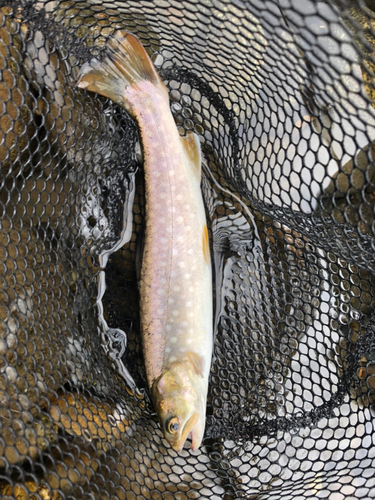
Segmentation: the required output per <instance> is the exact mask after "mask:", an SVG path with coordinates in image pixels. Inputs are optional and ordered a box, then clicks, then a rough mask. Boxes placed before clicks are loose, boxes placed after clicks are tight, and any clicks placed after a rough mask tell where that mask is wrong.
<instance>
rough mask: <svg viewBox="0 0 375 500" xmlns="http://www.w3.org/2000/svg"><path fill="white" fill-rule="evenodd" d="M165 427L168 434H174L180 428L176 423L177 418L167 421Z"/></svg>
mask: <svg viewBox="0 0 375 500" xmlns="http://www.w3.org/2000/svg"><path fill="white" fill-rule="evenodd" d="M166 427H167V431H168V432H169V433H170V434H176V432H177V431H178V429H179V428H180V424H179V423H178V418H177V417H172V418H170V419H169V420H168V421H167V424H166Z"/></svg>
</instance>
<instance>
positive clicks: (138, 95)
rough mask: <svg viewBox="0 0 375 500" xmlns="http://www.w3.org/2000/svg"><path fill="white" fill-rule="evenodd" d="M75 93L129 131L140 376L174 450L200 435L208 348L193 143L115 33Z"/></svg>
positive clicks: (149, 66) (202, 226)
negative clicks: (99, 103)
mask: <svg viewBox="0 0 375 500" xmlns="http://www.w3.org/2000/svg"><path fill="white" fill-rule="evenodd" d="M78 86H79V87H80V88H82V89H87V90H90V91H93V92H97V93H99V94H101V95H103V96H106V97H108V98H110V99H111V100H113V101H114V102H116V103H118V104H119V105H121V106H122V107H123V108H125V110H126V111H128V113H129V114H130V115H131V116H132V117H133V118H135V120H136V121H137V123H138V126H139V129H140V134H141V139H142V146H143V152H144V159H145V161H144V175H145V192H146V193H145V194H146V227H145V235H144V251H143V260H142V267H141V280H140V314H141V330H142V341H143V351H144V358H145V365H146V375H147V381H148V385H149V389H150V392H151V395H152V399H153V403H154V406H155V409H156V412H157V415H158V418H159V421H160V425H161V428H162V431H163V433H164V436H165V438H166V439H167V441H168V442H169V443H170V445H171V446H172V447H173V449H175V450H176V451H178V452H179V451H181V449H182V447H183V445H184V443H185V441H186V439H187V437H189V436H191V439H192V446H191V447H192V449H193V450H196V449H198V447H199V446H200V444H201V442H202V439H203V434H204V427H205V416H206V400H207V390H208V376H209V371H210V365H211V357H212V347H213V331H212V329H213V319H212V276H211V262H210V249H209V240H208V232H207V225H206V216H205V209H204V204H203V199H202V194H201V189H200V181H201V151H200V143H199V139H198V136H197V135H195V134H193V133H188V134H187V135H186V136H185V137H181V136H180V135H179V133H178V130H177V127H176V124H175V122H174V119H173V116H172V114H171V111H170V107H169V96H168V91H167V89H166V87H165V85H164V84H163V82H162V80H161V78H160V76H159V75H158V73H157V71H156V69H155V67H154V65H153V63H152V61H151V59H150V58H149V56H148V55H147V53H146V51H145V49H144V48H143V46H142V45H141V43H140V42H139V40H138V39H137V38H136V37H135V36H134V35H131V34H129V33H125V32H117V33H116V34H115V36H114V37H113V38H111V39H110V40H109V41H108V43H107V46H106V55H105V57H104V58H103V60H102V61H101V62H99V61H98V60H96V59H93V60H91V61H90V62H88V63H86V64H84V65H83V66H82V68H81V71H80V74H79V80H78Z"/></svg>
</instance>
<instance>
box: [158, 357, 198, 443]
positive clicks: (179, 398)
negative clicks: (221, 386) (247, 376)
mask: <svg viewBox="0 0 375 500" xmlns="http://www.w3.org/2000/svg"><path fill="white" fill-rule="evenodd" d="M204 385H205V384H204V381H203V379H202V377H201V376H199V375H197V374H196V372H195V371H194V369H192V367H190V366H189V363H179V362H178V363H173V364H172V365H171V366H170V367H169V369H168V370H167V371H165V372H164V373H163V374H162V376H161V377H159V379H157V380H156V381H155V382H154V384H153V388H152V396H153V401H154V405H155V410H156V413H157V415H158V418H159V422H160V426H161V429H162V431H163V434H164V437H165V439H166V440H167V441H168V443H169V444H170V445H171V447H172V448H173V449H174V450H175V451H177V452H180V451H181V450H182V448H183V446H184V444H185V441H186V439H187V438H188V437H189V436H190V435H191V440H192V445H191V448H192V449H193V450H197V449H198V448H199V446H200V444H201V442H202V439H203V434H204V427H205V419H206V397H207V386H206V387H204Z"/></svg>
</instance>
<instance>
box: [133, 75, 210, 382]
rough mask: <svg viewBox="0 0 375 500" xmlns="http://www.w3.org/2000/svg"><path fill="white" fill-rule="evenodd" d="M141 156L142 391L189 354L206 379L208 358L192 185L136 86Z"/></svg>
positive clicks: (162, 110) (175, 139) (199, 225)
mask: <svg viewBox="0 0 375 500" xmlns="http://www.w3.org/2000/svg"><path fill="white" fill-rule="evenodd" d="M129 92H132V93H133V95H132V97H131V100H132V104H133V111H134V114H135V116H136V119H137V122H138V124H139V127H140V130H141V136H142V141H143V148H144V155H145V166H144V168H145V188H146V230H145V245H144V254H143V261H142V271H141V283H140V307H141V321H142V336H143V345H144V352H145V365H146V373H147V378H148V383H149V385H151V384H152V382H153V380H155V379H156V378H157V377H159V376H160V375H161V374H162V373H163V372H164V371H165V370H166V369H167V368H168V366H169V365H170V364H171V363H172V362H174V361H182V360H184V359H186V358H187V353H188V352H189V351H190V352H194V353H196V354H198V355H199V356H201V357H202V358H203V359H204V366H203V375H204V379H205V382H206V381H207V379H208V374H209V370H210V363H211V355H212V343H213V338H212V276H211V264H210V259H209V251H208V250H207V248H206V251H205V248H204V246H205V245H204V238H205V237H206V238H207V229H205V226H206V217H205V210H204V205H203V200H202V194H201V190H200V179H198V177H197V175H196V173H195V170H196V167H195V166H194V165H192V164H191V163H190V160H189V158H188V157H187V155H186V153H185V150H184V148H183V145H182V142H181V139H180V136H179V133H178V130H177V128H176V125H175V123H174V120H173V117H172V115H171V112H170V110H169V107H168V105H167V104H166V102H165V97H164V99H163V97H162V96H159V95H158V94H157V93H155V87H154V86H152V84H150V83H149V82H142V83H141V84H138V85H137V88H136V89H134V90H133V89H130V90H129Z"/></svg>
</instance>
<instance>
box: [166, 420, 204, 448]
mask: <svg viewBox="0 0 375 500" xmlns="http://www.w3.org/2000/svg"><path fill="white" fill-rule="evenodd" d="M198 420H199V413H198V412H197V411H196V412H195V413H194V414H193V415H192V416H191V417H190V418H189V420H188V421H187V422H186V424H185V427H184V429H183V431H182V433H181V437H180V439H179V440H178V441H177V442H176V443H174V444H173V445H172V448H173V449H174V451H177V452H178V453H179V452H180V451H181V450H182V448H183V446H184V444H185V441H186V439H187V437H188V435H189V433H190V432H191V431H192V429H193V427H194V426H195V424H196V423H197V422H198Z"/></svg>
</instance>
